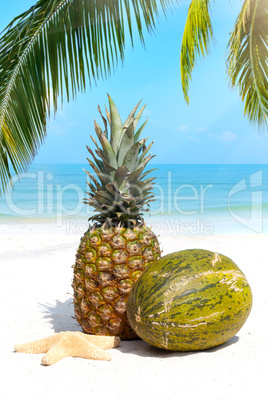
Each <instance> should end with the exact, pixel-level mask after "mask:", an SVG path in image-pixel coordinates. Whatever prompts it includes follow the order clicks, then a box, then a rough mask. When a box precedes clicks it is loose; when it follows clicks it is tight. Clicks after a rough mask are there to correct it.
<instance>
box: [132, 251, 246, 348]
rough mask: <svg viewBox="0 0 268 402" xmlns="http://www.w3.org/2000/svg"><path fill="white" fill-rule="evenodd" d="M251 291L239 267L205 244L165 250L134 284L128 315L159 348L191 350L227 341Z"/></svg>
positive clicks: (243, 315) (243, 317)
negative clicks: (190, 248) (192, 247)
mask: <svg viewBox="0 0 268 402" xmlns="http://www.w3.org/2000/svg"><path fill="white" fill-rule="evenodd" d="M251 307H252V293H251V289H250V286H249V284H248V282H247V280H246V278H245V276H244V274H243V272H242V271H241V270H240V269H239V268H238V267H237V266H236V264H235V263H234V262H233V261H232V260H231V259H229V258H228V257H225V256H224V255H221V254H217V253H214V252H211V251H207V250H199V249H193V250H184V251H179V252H175V253H172V254H169V255H166V256H164V257H162V258H160V259H159V260H158V261H156V262H155V263H154V264H153V265H151V267H150V268H149V269H148V270H146V271H145V272H144V273H143V274H142V275H141V276H140V278H139V279H138V281H137V282H136V283H135V285H134V286H133V288H132V290H131V292H130V294H129V297H128V301H127V315H128V319H129V322H130V324H131V326H132V328H133V329H134V331H135V332H136V333H137V334H138V335H139V336H140V337H141V338H142V339H143V340H144V341H146V342H148V343H150V344H151V345H153V346H157V347H159V348H163V349H169V350H177V351H191V350H202V349H208V348H211V347H214V346H217V345H220V344H222V343H224V342H226V341H227V340H228V339H230V338H231V337H233V336H234V335H235V334H236V333H237V332H238V331H239V330H240V328H241V327H242V326H243V324H244V323H245V321H246V319H247V317H248V315H249V313H250V311H251Z"/></svg>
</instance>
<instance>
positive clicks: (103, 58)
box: [0, 0, 172, 195]
mask: <svg viewBox="0 0 268 402" xmlns="http://www.w3.org/2000/svg"><path fill="white" fill-rule="evenodd" d="M171 4H172V0H161V1H160V3H159V1H157V0H145V1H144V0H101V1H100V0H38V1H37V3H36V4H35V5H34V6H33V7H31V8H30V9H29V10H28V11H26V12H24V13H23V14H21V15H19V16H18V17H16V18H15V19H14V20H13V21H12V22H11V23H10V24H9V25H8V26H7V27H6V29H5V30H4V31H3V32H2V34H1V37H0V195H1V193H3V192H4V191H5V189H6V187H7V185H8V183H9V182H10V180H11V176H12V174H11V170H12V168H13V169H14V171H15V173H16V174H19V173H22V172H24V171H25V170H26V169H27V167H28V165H29V164H30V163H31V162H32V160H33V159H34V157H35V155H36V154H37V151H38V149H39V147H40V145H41V144H42V142H43V141H44V139H45V136H46V121H47V119H48V118H49V116H50V110H51V101H52V106H53V108H54V112H55V113H56V111H57V104H58V98H59V96H60V97H61V100H62V99H63V95H64V93H65V92H66V95H67V100H69V99H70V97H73V98H74V97H75V95H76V93H77V92H78V91H85V89H86V82H87V80H89V83H92V81H96V80H98V79H99V78H100V77H103V78H105V77H107V76H108V75H109V74H111V72H112V70H113V68H114V67H115V66H116V64H117V63H118V61H119V60H123V59H124V49H125V43H126V32H125V31H126V29H125V26H126V25H127V29H128V32H129V35H130V37H131V40H132V44H133V33H132V32H133V28H132V26H133V20H134V23H135V24H136V25H137V27H138V32H139V36H140V40H141V41H142V42H144V37H143V29H144V25H145V27H146V29H147V31H149V32H150V31H152V30H153V29H154V27H155V19H156V17H157V16H158V12H159V11H158V10H159V9H160V8H162V9H163V10H164V12H165V11H166V10H167V9H168V8H169V7H170V6H171ZM125 17H126V20H127V24H126V23H124V19H125Z"/></svg>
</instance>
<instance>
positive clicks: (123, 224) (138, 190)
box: [73, 95, 160, 339]
mask: <svg viewBox="0 0 268 402" xmlns="http://www.w3.org/2000/svg"><path fill="white" fill-rule="evenodd" d="M108 100H109V108H110V112H108V110H107V109H106V116H107V120H108V123H109V126H110V139H108V130H107V128H108V127H107V126H108V123H107V120H106V118H105V117H104V116H103V115H102V112H101V109H100V107H99V106H98V111H99V113H100V115H101V118H102V121H103V123H104V127H105V130H104V132H103V131H102V129H101V128H100V126H99V125H98V124H97V123H96V121H94V128H95V131H96V134H97V137H98V140H99V142H100V146H99V145H98V143H97V141H96V140H95V139H94V138H93V137H91V139H92V141H93V142H94V144H95V146H96V150H95V153H94V152H93V151H92V150H91V149H90V148H89V147H87V149H88V151H89V153H90V155H91V158H90V159H87V160H88V162H89V165H90V166H91V168H92V169H93V170H94V172H95V174H96V175H93V174H91V173H90V172H86V173H87V175H88V176H89V179H90V181H89V183H87V184H88V186H89V189H90V192H88V193H87V195H88V198H86V199H85V200H84V202H85V203H86V204H88V205H90V206H92V207H94V212H95V213H96V214H95V215H94V216H92V217H91V218H90V219H89V220H90V221H92V224H90V225H89V229H88V230H87V231H86V233H85V234H84V236H83V237H82V238H81V242H80V245H79V247H78V250H77V254H76V261H75V264H74V265H73V269H74V276H73V289H74V309H75V315H76V319H77V321H78V323H79V324H80V325H81V327H82V329H83V331H84V332H86V333H88V334H93V335H113V336H114V335H117V336H120V337H121V339H135V338H138V337H137V335H136V334H135V332H134V331H133V330H132V328H131V327H130V325H129V323H128V320H127V314H126V301H127V297H128V294H129V292H130V290H131V288H132V286H133V284H134V283H135V282H136V280H137V279H138V278H139V276H140V275H141V274H142V272H143V271H144V270H145V269H146V268H147V267H149V266H150V265H151V264H152V263H153V262H154V261H156V260H157V259H159V258H160V248H159V243H158V240H157V237H156V236H155V234H154V233H153V232H152V231H151V230H150V229H149V228H148V227H147V226H146V225H145V224H144V220H143V217H142V215H143V212H144V211H147V212H148V208H145V206H147V207H148V206H149V202H151V201H153V199H154V196H153V194H152V185H153V183H152V181H153V180H154V178H152V177H150V178H146V179H145V176H146V175H147V174H149V173H150V172H152V171H153V170H154V169H151V170H148V171H144V169H145V167H146V165H147V163H148V162H149V161H150V160H151V159H152V158H153V156H151V154H149V155H148V151H149V150H150V148H151V146H152V144H153V142H152V143H151V144H150V145H149V146H148V147H147V146H146V145H145V143H146V140H147V138H146V139H141V140H140V139H139V137H140V134H141V132H142V130H143V128H144V127H145V125H146V123H147V120H146V121H145V122H144V123H143V124H142V125H141V127H140V128H139V129H138V130H137V131H136V127H137V124H138V122H139V120H140V117H141V115H142V112H143V110H144V108H145V106H144V107H142V108H141V110H140V111H139V112H138V113H137V115H136V112H137V110H138V108H139V105H140V102H139V103H138V105H137V106H136V107H135V108H134V109H133V110H132V112H131V113H130V115H129V116H128V118H127V120H126V122H125V123H124V124H122V122H121V118H120V115H119V113H118V110H117V108H116V106H115V104H114V102H113V100H112V99H111V97H110V96H109V95H108Z"/></svg>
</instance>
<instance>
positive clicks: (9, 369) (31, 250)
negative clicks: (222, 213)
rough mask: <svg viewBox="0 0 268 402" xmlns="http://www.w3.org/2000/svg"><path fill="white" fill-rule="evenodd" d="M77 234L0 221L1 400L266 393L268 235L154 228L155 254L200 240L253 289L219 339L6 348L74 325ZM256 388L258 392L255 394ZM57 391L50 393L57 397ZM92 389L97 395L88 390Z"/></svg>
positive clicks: (237, 397)
mask: <svg viewBox="0 0 268 402" xmlns="http://www.w3.org/2000/svg"><path fill="white" fill-rule="evenodd" d="M79 239H80V235H79V234H77V233H73V234H68V235H67V234H66V232H65V231H64V229H62V228H58V229H57V230H56V228H52V226H51V227H49V226H46V225H44V226H43V227H40V226H38V225H25V226H24V227H23V226H18V225H16V224H13V225H0V266H1V269H0V284H1V310H0V312H1V321H0V325H1V329H0V333H1V347H0V356H1V367H2V376H1V387H0V398H1V400H2V401H13V400H15V399H16V400H19V399H20V400H21V399H22V400H28V401H48V400H49V401H56V400H65V401H71V400H78V401H89V400H91V401H93V400H98V401H102V400H109V401H154V400H160V398H162V399H163V398H164V399H163V400H165V401H171V400H172V401H173V400H174V397H176V400H183V401H184V402H186V401H189V402H192V401H197V400H198V401H213V402H214V401H252V400H256V398H259V396H260V395H262V397H261V398H264V399H262V400H265V395H266V394H267V391H266V387H267V386H266V382H267V378H268V369H267V361H268V347H267V344H268V342H267V318H268V305H267V283H268V261H267V248H268V235H254V234H253V235H237V236H235V235H229V236H228V235H224V236H206V237H204V236H184V237H183V236H181V237H165V236H162V237H161V239H160V240H161V243H162V246H163V251H164V254H166V253H169V252H173V251H178V250H182V249H187V248H204V249H209V250H212V251H216V252H219V253H223V254H225V255H227V256H229V257H230V258H232V259H233V260H234V261H235V262H236V264H237V265H238V266H239V267H240V268H241V269H242V271H243V272H244V274H245V275H246V277H247V279H248V281H249V283H250V285H251V288H252V292H253V296H254V306H253V310H252V312H251V315H250V317H249V318H248V320H247V322H246V324H245V325H244V327H243V328H242V329H241V330H240V332H239V333H238V334H237V336H235V337H234V338H233V339H231V340H230V341H229V342H227V344H224V345H222V346H221V347H218V348H216V349H212V350H207V351H203V352H198V353H174V352H171V353H169V352H167V351H164V350H160V349H159V350H158V349H155V348H152V347H151V346H149V345H147V344H146V343H145V342H143V341H128V342H126V341H125V342H122V343H121V345H120V347H119V348H117V349H113V350H112V351H111V354H112V361H111V362H102V361H91V360H85V359H79V358H66V359H63V360H61V361H60V362H58V363H57V364H55V365H53V366H50V367H45V366H42V365H41V358H42V355H28V354H20V353H15V352H13V350H14V345H15V344H16V343H22V342H28V341H32V340H35V339H38V338H42V337H45V336H49V335H51V334H53V333H55V332H60V331H66V330H80V327H78V326H77V324H76V321H75V320H74V319H73V318H72V316H73V315H74V313H73V306H72V304H71V302H72V297H71V294H72V288H71V281H72V269H71V265H72V264H73V262H74V255H75V250H76V246H77V245H78V243H79ZM257 395H258V396H257ZM59 398H60V399H59ZM97 398H98V399H97Z"/></svg>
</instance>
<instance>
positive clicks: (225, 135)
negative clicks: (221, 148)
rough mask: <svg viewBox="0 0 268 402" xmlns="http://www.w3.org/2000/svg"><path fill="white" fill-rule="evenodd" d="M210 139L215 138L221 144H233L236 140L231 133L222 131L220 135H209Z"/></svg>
mask: <svg viewBox="0 0 268 402" xmlns="http://www.w3.org/2000/svg"><path fill="white" fill-rule="evenodd" d="M210 137H213V138H216V139H217V140H219V141H222V142H233V141H236V140H237V136H236V134H234V133H233V132H232V131H223V132H222V133H221V134H210Z"/></svg>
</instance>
